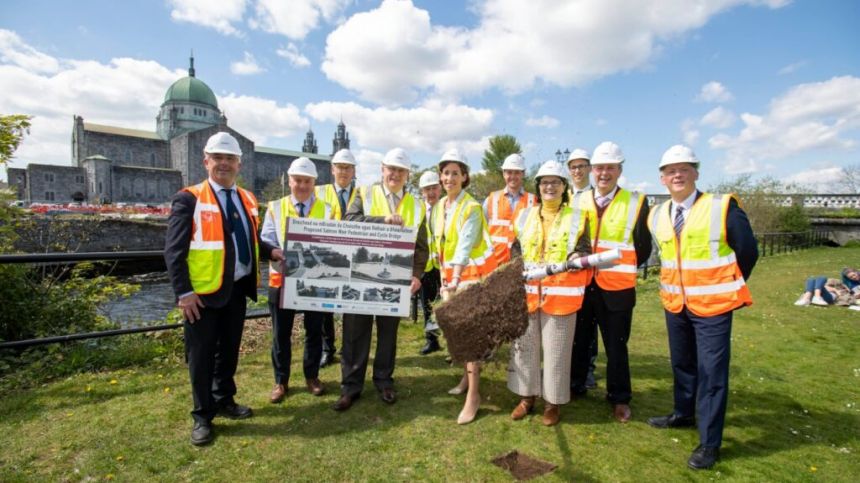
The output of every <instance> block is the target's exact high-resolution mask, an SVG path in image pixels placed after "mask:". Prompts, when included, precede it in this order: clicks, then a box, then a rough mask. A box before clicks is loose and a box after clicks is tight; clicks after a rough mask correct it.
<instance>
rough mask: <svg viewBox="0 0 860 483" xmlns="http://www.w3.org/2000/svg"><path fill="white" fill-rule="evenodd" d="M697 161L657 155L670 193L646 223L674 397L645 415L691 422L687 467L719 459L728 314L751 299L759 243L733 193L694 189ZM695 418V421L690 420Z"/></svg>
mask: <svg viewBox="0 0 860 483" xmlns="http://www.w3.org/2000/svg"><path fill="white" fill-rule="evenodd" d="M698 178H699V160H698V159H697V158H696V155H695V154H694V153H693V151H692V150H691V149H690V148H688V147H686V146H682V145H676V146H672V147H671V148H669V149H668V150H667V151H666V153H665V154H663V158H662V159H661V161H660V182H661V183H662V184H663V186H665V187H666V188H667V189H668V191H669V194H670V195H671V197H672V199H671V200H669V201H666V202H664V203H662V204H660V205H658V206H655V207H654V209H653V210H652V212H651V214H650V215H649V219H648V227H649V229H650V230H651V233H652V234H653V235H654V240H655V241H656V242H657V247H658V248H659V250H660V262H661V263H660V298H661V300H662V302H663V308H664V309H665V310H664V312H665V315H666V329H667V331H668V333H669V353H670V355H671V360H672V374H673V376H674V380H675V384H674V395H675V403H674V408H673V411H672V413H671V414H669V415H668V416H660V417H654V418H650V419H648V424H650V425H651V426H653V427H655V428H660V429H663V428H678V427H685V426H696V425H697V423H698V429H699V446H698V447H697V448H696V449H695V450H694V451H693V454H692V455H691V456H690V458H689V459H688V460H687V465H688V466H689V467H690V468H693V469H707V468H710V467H712V466H713V465H714V464H715V463H716V462H717V460H719V457H720V446H721V444H722V438H723V425H724V423H725V417H726V404H727V400H728V393H729V358H730V353H731V340H732V339H731V336H732V315H733V314H734V310H735V309H739V308H741V307H744V306H746V305H750V304H752V296H751V295H750V291H749V288H748V287H747V285H746V280H747V279H748V278H749V276H750V274H751V273H752V270H753V267H755V263H756V261H757V260H758V243H757V242H756V239H755V236H754V235H753V231H752V228H751V227H750V223H749V219H747V215H746V213H744V211H743V210H742V209H741V208H740V206H739V204H738V200H737V199H736V198H735V197H734V195H720V194H712V193H702V192H701V191H699V190H697V189H696V180H698ZM697 420H698V421H697Z"/></svg>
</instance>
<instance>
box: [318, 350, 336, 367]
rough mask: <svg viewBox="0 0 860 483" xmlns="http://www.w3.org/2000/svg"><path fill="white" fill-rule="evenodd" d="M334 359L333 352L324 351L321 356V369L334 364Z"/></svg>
mask: <svg viewBox="0 0 860 483" xmlns="http://www.w3.org/2000/svg"><path fill="white" fill-rule="evenodd" d="M334 361H335V359H334V354H332V353H331V352H323V355H322V357H320V369H322V368H323V367H325V366H330V365H332V364H334Z"/></svg>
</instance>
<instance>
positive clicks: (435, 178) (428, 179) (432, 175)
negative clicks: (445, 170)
mask: <svg viewBox="0 0 860 483" xmlns="http://www.w3.org/2000/svg"><path fill="white" fill-rule="evenodd" d="M438 184H439V175H438V174H436V172H435V171H425V172H424V174H422V175H421V178H420V179H419V180H418V188H426V187H428V186H433V185H438Z"/></svg>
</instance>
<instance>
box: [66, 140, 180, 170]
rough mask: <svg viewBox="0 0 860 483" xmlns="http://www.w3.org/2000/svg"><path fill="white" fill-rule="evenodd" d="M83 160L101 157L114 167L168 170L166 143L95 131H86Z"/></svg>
mask: <svg viewBox="0 0 860 483" xmlns="http://www.w3.org/2000/svg"><path fill="white" fill-rule="evenodd" d="M84 139H85V141H84V146H83V148H84V158H86V157H89V156H95V155H98V154H100V155H102V156H104V157H106V158H109V159H111V160H112V161H113V162H114V165H116V166H140V167H147V168H169V167H170V164H169V163H170V158H169V156H168V153H169V149H168V145H167V142H166V141H163V140H160V139H147V138H138V137H131V136H121V135H118V134H108V133H101V132H96V131H86V135H85V137H84Z"/></svg>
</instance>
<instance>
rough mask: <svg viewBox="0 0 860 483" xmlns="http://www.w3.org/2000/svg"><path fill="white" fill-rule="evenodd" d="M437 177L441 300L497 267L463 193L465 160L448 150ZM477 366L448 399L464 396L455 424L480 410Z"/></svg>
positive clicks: (471, 365) (435, 238) (479, 214)
mask: <svg viewBox="0 0 860 483" xmlns="http://www.w3.org/2000/svg"><path fill="white" fill-rule="evenodd" d="M439 175H440V178H441V181H442V187H443V188H445V192H446V196H445V197H444V198H442V199H441V200H439V202H438V203H436V206H434V207H433V211H432V212H431V215H430V216H431V224H430V231H431V237H432V238H431V240H432V243H433V246H432V247H431V251H433V252H434V253H435V254H436V256H437V257H438V260H439V264H440V265H441V267H442V270H441V274H442V296H443V298H444V297H446V296H447V295H449V294H451V293H453V292H455V291H456V290H457V289H459V288H460V287H464V286H466V285H468V284H471V283H475V282H477V281H478V280H480V279H481V277H483V276H485V275H487V274H489V273H490V272H492V271H493V270H494V269H495V268H496V259H495V257H494V256H493V244H492V243H491V242H490V234H489V232H488V231H487V220H486V219H485V218H484V212H483V209H482V208H481V205H480V204H479V203H478V202H477V201H475V199H474V198H472V197H471V196H470V195H469V194H468V193H466V192H465V191H463V189H464V188H466V187H467V186H469V165H468V164H467V163H466V157H465V156H463V155H462V154H460V152H459V151H457V150H456V149H452V150H448V151H447V152H445V154H443V155H442V159H441V160H440V161H439ZM480 375H481V366H480V363H479V362H477V361H476V362H467V363H466V369H465V373H464V374H463V377H462V379H461V380H460V384H458V385H457V386H456V387H455V388H454V389H451V390H450V391H449V393H451V394H462V393H464V392H465V393H466V402H465V404H464V405H463V410H462V411H460V414H459V416H457V424H467V423H470V422H472V421H473V420H474V419H475V415H476V414H477V413H478V408H479V407H480V405H481V394H480V392H479V381H480Z"/></svg>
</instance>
